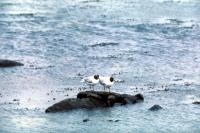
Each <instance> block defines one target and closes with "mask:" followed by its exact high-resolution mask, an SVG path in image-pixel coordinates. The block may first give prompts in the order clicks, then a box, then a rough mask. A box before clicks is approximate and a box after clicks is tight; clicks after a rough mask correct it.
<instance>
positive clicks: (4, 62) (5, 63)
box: [0, 59, 24, 67]
mask: <svg viewBox="0 0 200 133" xmlns="http://www.w3.org/2000/svg"><path fill="white" fill-rule="evenodd" d="M23 65H24V64H22V63H20V62H17V61H12V60H4V59H0V67H15V66H23Z"/></svg>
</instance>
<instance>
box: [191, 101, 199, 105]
mask: <svg viewBox="0 0 200 133" xmlns="http://www.w3.org/2000/svg"><path fill="white" fill-rule="evenodd" d="M192 104H200V101H195V102H193V103H192Z"/></svg>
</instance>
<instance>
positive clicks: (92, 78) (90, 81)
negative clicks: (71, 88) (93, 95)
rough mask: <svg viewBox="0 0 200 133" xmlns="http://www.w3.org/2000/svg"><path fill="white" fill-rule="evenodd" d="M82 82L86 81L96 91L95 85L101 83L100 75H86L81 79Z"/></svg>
mask: <svg viewBox="0 0 200 133" xmlns="http://www.w3.org/2000/svg"><path fill="white" fill-rule="evenodd" d="M81 82H85V83H86V84H87V85H89V86H90V89H91V88H92V89H93V91H94V86H95V85H96V84H98V83H99V75H93V76H89V77H85V78H83V79H82V80H81Z"/></svg>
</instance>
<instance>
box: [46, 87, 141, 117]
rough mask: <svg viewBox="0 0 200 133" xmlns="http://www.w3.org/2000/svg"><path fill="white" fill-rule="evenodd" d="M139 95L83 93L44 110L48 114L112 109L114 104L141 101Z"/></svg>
mask: <svg viewBox="0 0 200 133" xmlns="http://www.w3.org/2000/svg"><path fill="white" fill-rule="evenodd" d="M143 100H144V98H143V96H142V95H141V94H137V95H128V94H119V93H115V92H104V91H84V92H80V93H78V95H77V98H68V99H65V100H63V101H60V102H58V103H56V104H54V105H52V106H51V107H49V108H47V109H46V111H45V112H46V113H48V112H58V111H67V110H72V109H80V108H86V109H93V108H97V107H112V106H113V105H114V104H117V103H118V104H120V105H125V104H135V103H138V102H141V101H143Z"/></svg>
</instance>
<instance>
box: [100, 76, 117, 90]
mask: <svg viewBox="0 0 200 133" xmlns="http://www.w3.org/2000/svg"><path fill="white" fill-rule="evenodd" d="M114 82H115V81H114V78H113V77H99V83H100V84H101V85H103V87H104V91H105V89H106V88H108V89H109V92H110V87H111V86H112V85H113V84H114Z"/></svg>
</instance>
